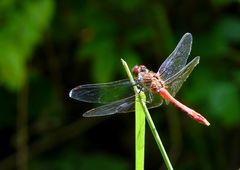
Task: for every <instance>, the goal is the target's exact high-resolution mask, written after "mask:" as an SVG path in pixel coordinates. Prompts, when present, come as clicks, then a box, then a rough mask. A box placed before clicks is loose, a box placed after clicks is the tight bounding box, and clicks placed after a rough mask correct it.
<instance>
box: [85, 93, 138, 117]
mask: <svg viewBox="0 0 240 170" xmlns="http://www.w3.org/2000/svg"><path fill="white" fill-rule="evenodd" d="M134 101H135V96H134V95H133V96H130V97H128V98H125V99H122V100H118V101H115V102H112V103H109V104H106V105H103V106H100V107H97V108H94V109H91V110H89V111H87V112H85V113H84V114H83V116H84V117H96V116H107V115H112V114H116V113H124V112H130V111H134Z"/></svg>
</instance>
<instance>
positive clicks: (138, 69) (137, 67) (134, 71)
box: [132, 65, 141, 76]
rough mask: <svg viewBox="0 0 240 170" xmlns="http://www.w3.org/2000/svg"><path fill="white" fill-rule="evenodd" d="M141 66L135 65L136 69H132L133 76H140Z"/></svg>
mask: <svg viewBox="0 0 240 170" xmlns="http://www.w3.org/2000/svg"><path fill="white" fill-rule="evenodd" d="M140 70H141V69H140V66H138V65H135V66H134V67H133V69H132V72H133V74H134V75H135V76H137V75H138V73H139V72H140Z"/></svg>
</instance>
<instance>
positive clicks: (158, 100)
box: [145, 93, 163, 109]
mask: <svg viewBox="0 0 240 170" xmlns="http://www.w3.org/2000/svg"><path fill="white" fill-rule="evenodd" d="M145 94H146V93H145ZM146 95H147V94H146ZM162 103H163V99H162V97H161V96H159V95H158V94H153V93H151V96H150V97H148V96H147V103H146V105H147V108H149V109H152V108H156V107H159V106H161V105H162Z"/></svg>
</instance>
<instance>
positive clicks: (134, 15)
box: [0, 0, 240, 170]
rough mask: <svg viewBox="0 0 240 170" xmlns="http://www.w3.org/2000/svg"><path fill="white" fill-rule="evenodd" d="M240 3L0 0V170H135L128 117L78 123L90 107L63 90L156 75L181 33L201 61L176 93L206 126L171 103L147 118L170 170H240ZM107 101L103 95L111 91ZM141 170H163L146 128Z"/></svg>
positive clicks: (219, 0) (218, 0)
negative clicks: (143, 70)
mask: <svg viewBox="0 0 240 170" xmlns="http://www.w3.org/2000/svg"><path fill="white" fill-rule="evenodd" d="M239 16H240V3H239V1H234V0H233V1H227V0H211V1H210V0H202V1H200V0H199V1H191V0H182V1H177V0H176V1H173V0H172V1H168V0H165V1H156V0H150V1H144V0H131V1H129V0H122V1H111V0H106V1H97V0H90V1H86V0H85V1H84V0H82V1H81V0H80V1H79V0H70V1H63V0H59V1H53V0H36V1H30V0H22V1H21V2H20V1H17V0H11V1H8V0H1V2H0V133H1V140H0V146H1V147H0V169H1V170H5V169H6V170H8V169H19V170H26V169H33V170H42V169H45V170H48V169H49V170H53V169H57V170H58V169H60V170H75V169H80V170H95V169H104V170H111V169H114V170H125V169H134V114H133V113H131V114H118V115H113V116H109V117H101V118H83V117H82V116H81V115H82V113H84V112H85V111H87V110H88V109H91V108H93V107H94V106H95V105H93V104H86V103H82V102H77V101H75V100H72V99H70V98H69V97H68V93H69V91H70V90H71V88H73V87H75V86H77V85H79V84H86V83H100V82H108V81H114V80H118V79H123V78H126V77H127V76H126V73H125V71H124V69H123V66H122V65H121V62H120V58H124V59H125V60H126V61H127V62H128V64H129V66H131V67H132V66H134V65H135V64H145V65H146V66H147V67H149V68H151V69H152V70H154V71H156V70H157V69H158V67H159V66H160V64H161V63H162V62H163V61H164V59H165V58H166V57H167V56H168V55H169V54H170V53H171V52H172V51H173V49H174V48H175V46H176V44H177V42H178V41H179V40H180V38H181V36H182V35H183V34H184V33H186V32H191V33H192V35H193V47H192V53H191V57H190V59H189V60H191V59H192V58H193V57H194V56H197V55H199V56H201V61H200V64H199V65H198V66H197V67H196V68H195V69H194V71H193V73H192V74H191V76H190V77H189V78H188V81H187V82H186V83H184V85H183V87H182V88H181V90H180V91H179V93H178V95H177V96H176V98H177V99H179V100H180V101H182V102H183V103H185V104H187V105H188V106H190V107H192V108H194V109H195V110H197V111H198V112H200V113H202V114H203V115H204V116H205V117H206V118H207V119H208V120H209V122H210V123H211V126H210V127H205V126H203V125H200V124H198V123H196V122H194V121H193V120H191V119H189V118H188V117H186V116H185V114H184V113H183V112H182V111H180V110H179V109H178V108H176V107H174V106H173V105H171V104H170V105H163V106H161V107H159V108H156V109H153V110H151V114H152V117H153V120H154V122H155V124H156V126H157V130H158V131H159V134H160V136H161V138H162V141H163V143H164V145H165V148H166V150H167V152H168V155H169V157H170V160H171V162H172V164H173V166H174V167H175V169H182V170H186V169H199V170H200V169H201V170H202V169H204V170H210V169H224V170H225V169H229V170H233V169H238V168H239V167H240V157H239V155H240V126H239V124H240V88H239V87H240V17H239ZM110 95H111V94H110ZM145 156H146V161H145V169H151V170H153V169H166V168H165V166H164V164H163V160H162V156H161V154H160V152H159V150H158V148H157V146H156V143H155V141H154V139H153V137H152V134H151V132H150V131H149V129H148V126H147V131H146V155H145Z"/></svg>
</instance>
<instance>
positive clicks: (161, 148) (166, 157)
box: [121, 59, 173, 170]
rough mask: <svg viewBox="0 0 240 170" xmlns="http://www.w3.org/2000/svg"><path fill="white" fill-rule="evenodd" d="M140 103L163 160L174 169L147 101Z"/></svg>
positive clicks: (126, 67)
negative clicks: (146, 103)
mask: <svg viewBox="0 0 240 170" xmlns="http://www.w3.org/2000/svg"><path fill="white" fill-rule="evenodd" d="M121 61H122V64H123V66H124V68H125V70H126V72H127V75H128V77H129V79H130V81H131V82H132V84H134V83H135V82H134V79H133V77H132V74H131V71H130V70H129V68H128V65H127V63H126V62H125V61H124V60H123V59H121ZM133 88H134V91H135V94H136V95H138V97H139V98H140V99H141V95H139V93H138V89H137V87H136V86H133ZM140 103H141V105H142V107H143V109H144V113H145V117H146V119H147V122H148V125H149V127H150V129H151V131H152V134H153V136H154V138H155V141H156V143H157V145H158V148H159V150H160V152H161V154H162V157H163V160H164V162H165V164H166V166H167V169H168V170H173V167H172V164H171V162H170V160H169V158H168V155H167V153H166V150H165V148H164V146H163V144H162V141H161V138H160V136H159V135H158V132H157V129H156V127H155V125H154V123H153V120H152V118H151V116H150V113H149V111H148V109H147V106H146V105H145V103H144V101H143V100H142V99H141V100H140Z"/></svg>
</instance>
